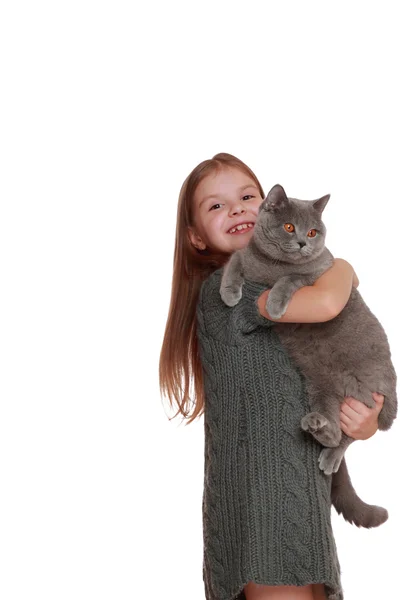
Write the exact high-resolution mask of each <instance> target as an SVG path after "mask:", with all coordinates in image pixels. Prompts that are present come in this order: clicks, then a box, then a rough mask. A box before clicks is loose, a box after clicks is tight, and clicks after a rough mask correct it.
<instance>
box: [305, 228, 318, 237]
mask: <svg viewBox="0 0 400 600" xmlns="http://www.w3.org/2000/svg"><path fill="white" fill-rule="evenodd" d="M307 235H308V237H315V236H316V235H317V230H316V229H310V231H309V232H308V233H307Z"/></svg>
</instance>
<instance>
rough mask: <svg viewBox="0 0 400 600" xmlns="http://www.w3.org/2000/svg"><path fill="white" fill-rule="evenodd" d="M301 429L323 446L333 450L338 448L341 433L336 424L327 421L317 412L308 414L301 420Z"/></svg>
mask: <svg viewBox="0 0 400 600" xmlns="http://www.w3.org/2000/svg"><path fill="white" fill-rule="evenodd" d="M300 425H301V428H302V429H303V430H304V431H308V432H309V433H311V435H312V436H313V437H314V438H315V439H316V440H317V441H318V442H319V443H320V444H322V445H323V446H326V447H327V448H335V447H336V446H339V443H340V440H341V437H342V432H341V429H340V427H338V426H337V425H336V423H332V422H331V421H329V420H328V419H327V418H326V417H325V416H324V415H321V413H319V412H310V413H308V414H307V415H305V417H303V418H302V419H301V423H300Z"/></svg>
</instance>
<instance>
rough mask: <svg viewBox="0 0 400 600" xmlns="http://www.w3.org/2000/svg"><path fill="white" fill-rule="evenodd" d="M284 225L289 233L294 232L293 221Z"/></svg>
mask: <svg viewBox="0 0 400 600" xmlns="http://www.w3.org/2000/svg"><path fill="white" fill-rule="evenodd" d="M283 227H284V229H285V231H288V232H289V233H293V231H294V225H292V223H285V224H284V226H283Z"/></svg>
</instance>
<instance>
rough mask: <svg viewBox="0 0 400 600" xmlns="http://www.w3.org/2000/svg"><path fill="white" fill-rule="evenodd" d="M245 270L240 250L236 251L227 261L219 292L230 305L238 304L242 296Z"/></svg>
mask: <svg viewBox="0 0 400 600" xmlns="http://www.w3.org/2000/svg"><path fill="white" fill-rule="evenodd" d="M242 286H243V270H242V261H241V257H240V252H239V251H237V252H234V253H233V254H232V256H231V257H230V259H229V260H228V262H227V263H226V265H225V267H224V270H223V272H222V277H221V285H220V288H219V293H220V294H221V298H222V300H223V301H224V302H225V304H227V305H228V306H236V304H237V303H238V302H239V300H240V299H241V297H242Z"/></svg>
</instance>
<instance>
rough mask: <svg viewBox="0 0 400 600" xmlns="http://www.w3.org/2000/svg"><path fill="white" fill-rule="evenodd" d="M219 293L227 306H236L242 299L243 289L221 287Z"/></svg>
mask: <svg viewBox="0 0 400 600" xmlns="http://www.w3.org/2000/svg"><path fill="white" fill-rule="evenodd" d="M219 293H220V294H221V298H222V300H223V302H225V304H226V305H227V306H236V304H237V303H238V302H239V300H240V299H241V297H242V288H241V287H239V288H232V287H223V286H221V288H220V290H219Z"/></svg>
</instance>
